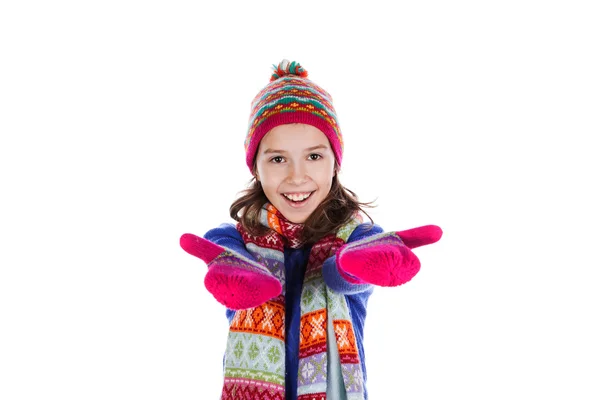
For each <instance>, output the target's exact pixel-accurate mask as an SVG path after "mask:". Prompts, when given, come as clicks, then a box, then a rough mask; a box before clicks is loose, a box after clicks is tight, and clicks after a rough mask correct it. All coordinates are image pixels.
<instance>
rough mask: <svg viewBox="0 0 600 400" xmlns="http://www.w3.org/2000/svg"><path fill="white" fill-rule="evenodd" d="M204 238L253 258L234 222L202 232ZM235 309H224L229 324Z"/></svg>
mask: <svg viewBox="0 0 600 400" xmlns="http://www.w3.org/2000/svg"><path fill="white" fill-rule="evenodd" d="M204 239H206V240H210V241H211V242H213V243H215V244H218V245H219V246H222V247H225V248H226V249H228V250H232V251H234V252H236V253H238V254H241V255H242V256H245V257H247V258H249V259H251V260H255V258H254V256H252V254H250V253H249V252H248V250H246V245H245V244H244V239H242V235H241V234H240V233H239V232H238V230H237V229H236V228H235V225H234V224H231V223H223V224H221V225H219V226H218V227H216V228H213V229H211V230H209V231H208V232H206V233H205V234H204ZM235 312H236V311H235V310H231V309H229V308H227V309H226V310H225V316H226V317H227V320H228V321H229V323H230V324H231V321H232V319H233V316H234V315H235Z"/></svg>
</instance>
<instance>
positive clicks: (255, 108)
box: [244, 60, 344, 172]
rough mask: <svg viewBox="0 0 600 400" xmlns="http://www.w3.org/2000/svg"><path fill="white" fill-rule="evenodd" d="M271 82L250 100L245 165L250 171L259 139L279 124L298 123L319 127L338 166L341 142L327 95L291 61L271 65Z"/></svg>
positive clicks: (340, 162)
mask: <svg viewBox="0 0 600 400" xmlns="http://www.w3.org/2000/svg"><path fill="white" fill-rule="evenodd" d="M273 70H274V71H273V75H271V83H269V84H268V85H267V86H265V87H264V88H263V89H262V90H261V91H260V92H259V93H258V94H257V95H256V97H255V98H254V100H253V101H252V110H251V112H250V120H249V122H248V133H247V135H246V141H245V142H244V147H245V148H246V164H247V165H248V168H250V172H252V167H253V165H254V158H255V156H256V151H257V150H258V145H259V143H260V141H261V140H262V138H263V137H264V136H265V135H266V134H267V133H268V132H269V131H270V130H271V129H273V128H275V127H276V126H279V125H285V124H293V123H302V124H307V125H312V126H314V127H316V128H318V129H320V130H321V132H323V133H324V134H325V136H327V139H329V143H330V144H331V148H332V150H333V153H334V154H335V158H336V160H337V163H338V165H342V152H343V149H344V141H343V140H342V132H341V131H340V127H339V125H338V122H337V116H336V114H335V109H334V108H333V103H332V101H331V96H330V95H329V93H327V92H326V91H325V90H323V89H322V88H321V87H319V86H317V85H316V84H315V83H313V82H311V81H310V80H309V79H308V72H307V71H306V70H305V69H304V68H302V67H301V66H300V64H298V63H297V62H295V61H292V62H291V63H290V62H289V61H288V60H283V61H281V62H280V63H279V65H277V66H275V65H273Z"/></svg>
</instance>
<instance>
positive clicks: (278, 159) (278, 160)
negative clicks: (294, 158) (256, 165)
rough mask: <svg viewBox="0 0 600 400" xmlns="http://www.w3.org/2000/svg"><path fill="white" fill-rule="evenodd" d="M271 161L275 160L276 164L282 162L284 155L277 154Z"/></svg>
mask: <svg viewBox="0 0 600 400" xmlns="http://www.w3.org/2000/svg"><path fill="white" fill-rule="evenodd" d="M270 161H271V162H274V163H275V164H281V163H282V162H283V157H281V156H275V157H273V158H271V160H270Z"/></svg>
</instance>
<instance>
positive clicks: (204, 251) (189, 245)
mask: <svg viewBox="0 0 600 400" xmlns="http://www.w3.org/2000/svg"><path fill="white" fill-rule="evenodd" d="M179 245H180V246H181V248H182V249H183V250H185V251H186V252H188V253H189V254H191V255H193V256H195V257H198V258H199V259H201V260H202V261H204V262H205V263H206V264H208V263H209V262H211V261H212V260H214V259H215V258H216V257H217V256H218V255H219V254H221V253H223V252H224V251H225V248H223V247H221V246H219V245H217V244H214V243H213V242H210V241H208V240H206V239H203V238H201V237H199V236H196V235H194V234H192V233H184V234H183V235H181V238H180V239H179Z"/></svg>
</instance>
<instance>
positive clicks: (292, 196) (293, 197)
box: [283, 192, 310, 201]
mask: <svg viewBox="0 0 600 400" xmlns="http://www.w3.org/2000/svg"><path fill="white" fill-rule="evenodd" d="M283 195H284V196H285V197H287V198H288V199H290V200H294V201H302V200H304V199H306V198H307V197H308V196H310V192H309V193H284V194H283Z"/></svg>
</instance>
